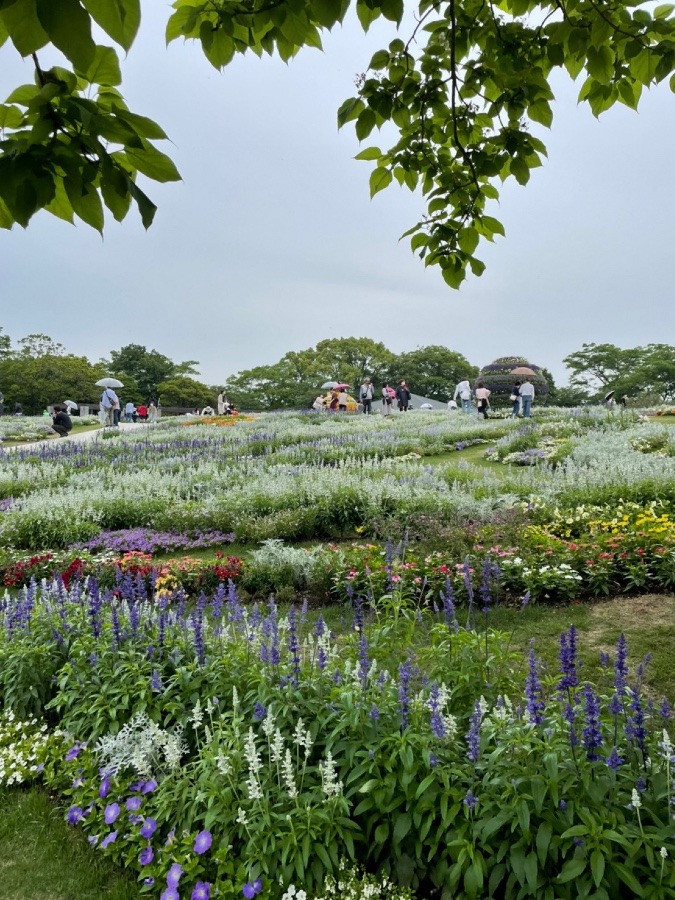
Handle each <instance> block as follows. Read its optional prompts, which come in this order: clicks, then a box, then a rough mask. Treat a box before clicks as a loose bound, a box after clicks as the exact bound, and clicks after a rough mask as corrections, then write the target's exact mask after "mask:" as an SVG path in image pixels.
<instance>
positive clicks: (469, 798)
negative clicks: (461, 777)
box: [462, 788, 478, 812]
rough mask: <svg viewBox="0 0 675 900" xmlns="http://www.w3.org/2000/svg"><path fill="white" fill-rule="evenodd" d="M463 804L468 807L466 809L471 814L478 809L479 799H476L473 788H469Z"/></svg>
mask: <svg viewBox="0 0 675 900" xmlns="http://www.w3.org/2000/svg"><path fill="white" fill-rule="evenodd" d="M462 803H463V804H464V805H465V806H466V808H467V809H468V810H469V812H473V811H474V809H475V808H476V804H477V803H478V797H476V795H475V794H474V793H473V791H472V790H471V788H469V790H468V791H467V792H466V796H465V797H464V800H463V801H462Z"/></svg>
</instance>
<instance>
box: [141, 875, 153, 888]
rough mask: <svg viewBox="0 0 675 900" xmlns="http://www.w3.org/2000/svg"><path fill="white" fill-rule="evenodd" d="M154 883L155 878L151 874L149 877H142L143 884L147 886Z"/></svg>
mask: <svg viewBox="0 0 675 900" xmlns="http://www.w3.org/2000/svg"><path fill="white" fill-rule="evenodd" d="M154 883H155V879H154V878H153V877H152V875H151V876H150V877H149V878H144V879H143V884H145V885H147V887H152V886H153V884H154Z"/></svg>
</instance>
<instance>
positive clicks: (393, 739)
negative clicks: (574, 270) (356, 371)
mask: <svg viewBox="0 0 675 900" xmlns="http://www.w3.org/2000/svg"><path fill="white" fill-rule="evenodd" d="M369 418H370V417H361V418H358V417H350V418H341V419H337V418H335V417H308V416H304V417H303V416H292V415H280V416H271V415H270V416H260V417H256V418H255V419H254V420H252V421H241V422H240V423H239V427H238V428H236V429H222V430H221V429H212V428H209V426H201V425H200V424H196V425H195V426H194V427H191V428H185V429H184V428H181V427H180V426H179V425H178V424H177V423H162V424H160V425H158V427H157V428H156V429H153V432H152V434H144V435H143V436H142V438H139V437H138V436H136V435H121V436H119V438H118V439H117V440H115V441H110V442H105V443H100V444H97V445H96V446H93V445H92V446H85V445H80V446H79V447H77V446H75V445H72V444H71V445H69V446H64V445H54V446H50V447H45V448H38V450H35V451H18V452H15V453H13V454H12V456H11V458H10V457H9V456H5V457H3V463H4V464H5V468H4V470H3V473H2V474H0V497H2V498H3V501H2V503H1V505H0V578H1V579H2V582H3V583H4V585H5V586H6V588H7V592H6V594H5V596H4V599H3V600H2V601H1V602H0V626H1V627H0V704H1V707H2V710H3V712H2V714H1V717H0V772H1V773H2V774H1V775H0V785H4V786H11V785H15V784H18V783H26V782H30V781H38V782H40V783H43V784H45V785H47V786H48V788H49V789H50V790H51V791H53V792H55V793H57V794H58V795H59V796H60V797H61V798H62V802H64V804H65V816H66V818H67V821H68V822H69V823H70V825H71V826H72V827H73V829H75V830H76V831H79V832H83V833H84V834H85V835H86V837H87V839H88V840H89V843H90V844H91V846H92V850H91V852H92V853H94V854H100V855H104V856H106V857H109V858H111V859H112V860H114V861H115V862H116V863H117V864H119V865H120V866H122V867H123V868H124V869H125V870H126V871H127V872H128V873H129V874H132V875H134V876H136V877H137V883H138V896H140V897H143V896H147V897H149V898H152V897H155V898H156V897H161V898H162V900H176V898H185V897H189V898H191V900H211V898H215V897H222V898H234V897H242V896H243V897H254V896H256V897H260V898H261V900H292V898H295V900H297V898H303V896H304V898H305V900H315V898H317V900H318V898H325V897H328V896H331V897H335V896H340V897H343V898H346V900H351V898H354V900H357V898H365V897H383V898H384V897H388V898H390V900H402V898H415V900H422V898H424V900H436V898H440V900H449V898H451V897H452V898H455V897H457V898H464V897H466V898H474V897H485V896H494V897H521V896H522V897H527V896H531V897H538V898H542V900H548V898H549V897H551V898H554V900H566V898H572V897H578V896H594V897H598V898H602V897H607V898H609V897H623V896H626V897H628V896H644V897H654V898H656V897H670V896H675V870H674V868H673V865H672V858H673V854H674V853H675V843H674V841H673V831H672V824H671V814H672V809H671V804H672V802H673V799H674V791H673V782H672V765H673V762H674V760H673V747H672V743H671V741H672V731H671V720H670V708H669V705H668V703H667V702H662V701H661V698H660V697H659V696H657V691H655V685H654V684H653V683H650V685H649V692H646V691H645V668H644V664H639V665H636V664H633V665H629V662H628V656H627V653H628V648H627V646H626V643H625V641H624V640H623V638H620V639H619V642H618V645H617V647H616V648H615V650H614V653H613V655H612V657H611V658H610V657H608V656H606V655H603V659H602V664H601V665H600V666H599V667H592V668H589V667H588V666H583V667H582V666H581V664H580V657H579V651H580V648H579V641H578V637H577V634H576V632H575V630H574V628H569V627H567V626H565V627H564V628H563V629H561V630H562V634H561V637H560V641H559V648H558V656H557V660H556V661H555V662H553V661H552V660H551V659H550V658H549V659H548V664H547V665H544V664H543V663H542V662H541V660H540V659H539V658H538V650H537V648H536V647H534V648H532V649H531V650H529V649H528V651H527V652H526V654H525V656H523V655H522V653H521V652H520V651H517V652H516V651H515V650H514V649H513V648H514V647H515V646H516V644H515V643H514V642H513V641H512V640H511V637H510V636H509V635H506V634H502V633H501V632H499V631H496V630H493V629H492V628H491V627H490V622H491V615H492V610H493V609H495V608H499V606H500V605H502V606H503V605H504V604H508V605H510V606H511V607H513V608H514V609H516V608H518V607H520V606H521V604H528V603H529V604H540V605H543V604H545V603H550V604H561V603H565V602H569V601H575V602H578V601H580V600H583V599H591V598H599V597H604V596H607V595H612V594H617V593H624V594H627V595H630V594H635V593H639V592H644V591H647V590H648V591H650V592H651V593H653V594H657V593H659V592H667V591H672V590H673V588H674V587H675V515H674V514H675V487H674V486H673V485H674V484H675V457H674V455H673V453H672V446H673V443H672V440H671V438H670V436H669V435H670V432H669V430H668V429H663V428H655V427H654V426H652V425H648V424H647V425H645V424H642V423H640V422H639V421H638V420H637V417H635V419H634V420H632V419H631V418H630V416H627V417H625V419H624V418H622V421H621V422H618V420H616V417H614V418H612V417H611V416H610V415H608V414H605V413H603V412H601V411H592V412H589V413H583V414H580V415H577V414H573V415H571V416H569V415H566V414H562V413H560V412H556V411H550V412H544V413H543V414H540V422H539V424H537V425H535V426H534V427H530V426H529V425H528V426H527V427H526V428H524V427H523V424H522V423H520V422H517V421H508V420H503V421H498V422H477V421H475V420H473V419H470V418H468V417H467V418H466V419H465V418H463V417H449V416H446V415H445V414H442V413H441V414H422V413H415V414H414V415H410V416H408V417H396V418H395V419H394V420H393V421H382V420H380V419H375V418H374V417H373V420H372V421H368V419H369ZM392 418H393V417H392ZM485 440H488V441H490V442H491V446H492V447H493V448H495V447H496V448H497V450H496V453H495V454H494V455H495V458H496V459H497V460H498V461H499V462H504V460H507V459H508V456H509V454H511V453H515V452H525V451H527V450H535V451H536V448H537V447H541V446H542V444H543V443H544V442H546V441H560V442H562V443H561V444H557V445H556V446H557V447H558V449H559V448H560V447H563V448H564V449H563V451H561V452H558V453H557V454H556V456H555V458H553V457H551V458H550V459H548V460H547V459H541V460H540V461H539V462H538V463H537V465H534V466H529V465H528V466H523V467H517V466H513V465H508V462H507V464H506V465H503V466H500V467H497V466H493V467H492V468H486V467H478V466H472V465H471V464H470V463H468V462H466V461H462V459H463V457H462V450H461V449H458V448H461V447H472V448H475V447H476V446H479V442H482V441H485ZM523 444H527V445H528V446H521V445H523ZM514 446H515V449H514ZM654 448H657V450H655V449H654ZM448 455H449V456H450V460H449V461H448V462H445V459H446V458H447V456H448ZM425 457H429V458H437V457H441V458H443V460H444V461H443V462H442V463H441V464H436V465H433V466H431V465H428V464H427V463H426V462H425ZM454 459H456V460H457V462H454V461H453V460H454ZM493 469H494V470H495V471H493ZM298 538H303V539H304V540H305V542H306V543H305V545H304V546H298V545H297V539H298ZM387 538H389V539H388V540H387ZM233 540H234V541H236V543H235V544H233ZM261 541H262V543H261ZM294 542H295V544H294ZM270 595H273V598H275V599H270ZM282 600H285V601H289V603H290V606H288V607H287V608H286V607H285V608H284V609H281V608H280V607H278V605H277V604H278V603H279V602H280V601H282ZM303 600H304V601H307V600H312V601H313V603H314V604H323V606H324V608H323V611H322V612H321V613H317V612H316V611H315V612H313V613H312V612H311V611H308V609H307V603H306V602H305V603H303V602H302V601H303ZM526 608H527V607H526ZM327 622H328V624H327ZM603 653H605V651H603Z"/></svg>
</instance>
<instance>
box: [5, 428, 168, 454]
mask: <svg viewBox="0 0 675 900" xmlns="http://www.w3.org/2000/svg"><path fill="white" fill-rule="evenodd" d="M117 427H118V428H119V430H120V431H143V430H144V429H146V428H150V427H151V426H150V425H149V424H148V423H146V422H120V424H119V425H118V426H117ZM102 434H103V429H102V428H94V429H93V430H92V431H77V432H75V433H74V434H72V433H71V434H69V435H68V436H67V437H64V438H59V437H57V436H56V435H54V437H53V438H46V439H45V440H42V441H30V442H28V443H25V444H23V443H22V444H12V445H10V446H7V447H3V448H2V449H3V450H32V449H33V448H34V447H41V446H44V444H45V442H46V441H57V440H58V441H93V440H97V439H99V440H100V437H101V435H102Z"/></svg>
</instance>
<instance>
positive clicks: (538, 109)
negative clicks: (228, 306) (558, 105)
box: [527, 100, 553, 128]
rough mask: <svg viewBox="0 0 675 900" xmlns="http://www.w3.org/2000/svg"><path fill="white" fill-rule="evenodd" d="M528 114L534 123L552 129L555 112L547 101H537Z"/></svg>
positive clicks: (530, 107)
mask: <svg viewBox="0 0 675 900" xmlns="http://www.w3.org/2000/svg"><path fill="white" fill-rule="evenodd" d="M527 114H528V116H529V117H530V119H532V121H533V122H540V123H541V124H542V125H545V126H546V127H547V128H550V127H551V124H552V122H553V112H552V110H551V106H550V104H549V103H547V102H546V100H537V101H536V102H535V103H532V104H530V106H528V108H527Z"/></svg>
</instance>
